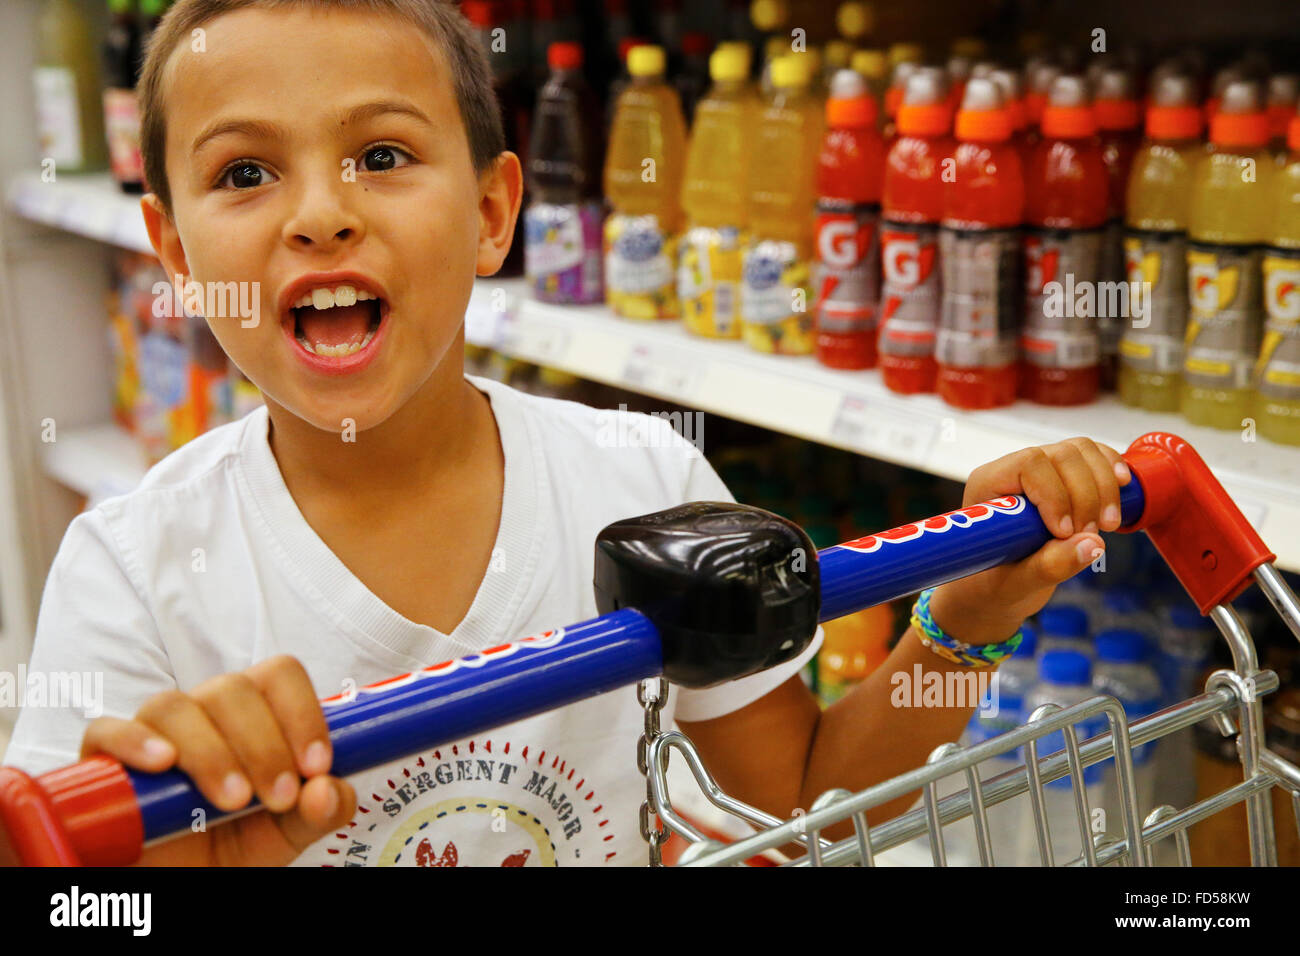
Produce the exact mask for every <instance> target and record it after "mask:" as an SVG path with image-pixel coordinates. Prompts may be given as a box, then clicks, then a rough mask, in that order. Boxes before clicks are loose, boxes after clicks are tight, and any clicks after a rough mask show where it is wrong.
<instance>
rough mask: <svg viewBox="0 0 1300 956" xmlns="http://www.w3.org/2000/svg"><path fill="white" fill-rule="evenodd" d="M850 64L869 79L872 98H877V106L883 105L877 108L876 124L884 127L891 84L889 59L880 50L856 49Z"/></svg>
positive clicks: (865, 78) (878, 126) (868, 86)
mask: <svg viewBox="0 0 1300 956" xmlns="http://www.w3.org/2000/svg"><path fill="white" fill-rule="evenodd" d="M849 65H850V66H851V67H852V68H853V70H854V71H855V72H857V73H860V74H861V75H862V78H863V79H864V80H866V81H867V88H868V89H870V91H871V96H872V98H874V99H875V101H876V104H877V106H880V107H881V108H880V109H879V110H877V115H876V126H877V128H883V127H884V125H885V119H886V114H885V110H884V108H883V104H884V98H885V90H886V89H888V86H889V60H888V59H887V58H886V57H885V54H884V53H882V52H881V51H880V50H856V51H854V53H853V58H852V59H851V60H850V61H849Z"/></svg>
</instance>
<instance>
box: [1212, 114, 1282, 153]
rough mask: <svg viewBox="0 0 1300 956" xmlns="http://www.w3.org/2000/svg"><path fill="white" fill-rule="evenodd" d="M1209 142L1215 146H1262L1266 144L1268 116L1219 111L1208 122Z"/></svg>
mask: <svg viewBox="0 0 1300 956" xmlns="http://www.w3.org/2000/svg"><path fill="white" fill-rule="evenodd" d="M1210 142H1211V143H1214V144H1215V145H1216V146H1263V145H1264V144H1265V143H1267V142H1268V114H1267V113H1262V112H1261V113H1225V112H1223V111H1222V110H1220V111H1219V112H1217V113H1215V114H1214V117H1213V118H1212V119H1211V120H1210Z"/></svg>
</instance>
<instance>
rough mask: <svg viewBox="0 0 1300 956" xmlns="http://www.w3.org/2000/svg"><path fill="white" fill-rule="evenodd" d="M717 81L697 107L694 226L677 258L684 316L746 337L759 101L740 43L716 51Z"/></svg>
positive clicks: (689, 182) (689, 210)
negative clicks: (750, 181) (748, 191)
mask: <svg viewBox="0 0 1300 956" xmlns="http://www.w3.org/2000/svg"><path fill="white" fill-rule="evenodd" d="M709 75H710V77H711V78H712V80H713V87H712V89H710V90H709V93H708V95H707V96H705V97H704V99H702V100H700V102H699V105H697V106H696V108H695V126H694V128H693V129H692V130H691V144H690V149H689V150H688V151H687V154H686V181H685V185H684V186H683V188H682V206H683V208H684V209H685V210H686V221H687V228H686V234H685V236H683V238H682V243H681V250H680V257H679V259H678V265H677V297H678V299H680V300H681V304H682V320H683V321H684V322H685V324H686V327H687V328H688V329H689V330H690V331H692V332H695V333H697V334H699V335H707V336H711V337H714V338H739V337H740V316H739V310H740V301H739V300H740V274H741V249H742V248H743V246H744V242H745V240H746V238H747V236H746V227H747V226H748V224H749V223H748V209H747V208H746V205H747V197H746V195H745V182H746V179H747V171H748V167H749V154H750V151H751V150H752V148H753V142H754V141H753V136H754V125H755V119H756V117H757V112H758V101H757V98H756V97H755V96H754V95H753V92H752V90H751V88H750V86H749V84H748V76H749V61H748V58H747V57H746V56H745V55H744V54H743V53H742V52H741V50H739V49H737V48H736V47H721V48H719V49H717V50H715V51H714V52H713V55H712V56H711V57H709Z"/></svg>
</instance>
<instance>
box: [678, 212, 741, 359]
mask: <svg viewBox="0 0 1300 956" xmlns="http://www.w3.org/2000/svg"><path fill="white" fill-rule="evenodd" d="M743 241H744V240H743V237H742V235H741V233H740V230H739V229H737V228H736V227H734V226H723V227H722V228H721V229H713V228H710V227H708V226H695V227H693V228H691V229H688V230H687V231H686V235H685V236H683V237H682V243H681V252H680V255H679V257H678V260H677V296H678V298H679V299H681V303H682V321H684V322H685V323H686V327H687V328H689V329H690V330H691V331H692V332H696V333H698V334H700V335H709V336H716V337H730V336H732V335H735V334H736V333H737V332H738V331H739V329H740V282H741V250H742V247H743Z"/></svg>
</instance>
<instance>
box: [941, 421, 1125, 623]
mask: <svg viewBox="0 0 1300 956" xmlns="http://www.w3.org/2000/svg"><path fill="white" fill-rule="evenodd" d="M1131 480H1132V476H1131V475H1130V474H1129V470H1128V466H1127V465H1125V464H1124V462H1123V460H1122V459H1121V458H1120V454H1119V452H1117V451H1115V449H1113V448H1110V447H1108V446H1106V445H1101V444H1098V443H1097V442H1094V441H1092V440H1091V439H1088V438H1070V439H1067V440H1065V441H1062V442H1057V443H1056V444H1054V445H1042V446H1039V447H1035V448H1026V449H1024V450H1023V451H1018V452H1015V453H1013V454H1010V455H1007V456H1005V457H1003V458H999V459H997V460H996V461H992V462H989V463H988V464H987V465H981V466H980V467H979V468H976V469H975V470H974V471H973V472H971V476H970V479H969V480H968V481H967V482H966V493H965V495H964V498H963V502H962V505H963V507H965V506H967V505H973V504H978V503H979V502H981V501H987V500H988V499H990V498H996V497H998V496H999V495H1021V494H1022V495H1025V496H1026V497H1027V498H1028V499H1029V500H1030V501H1031V502H1032V503H1033V504H1034V505H1035V507H1037V508H1038V511H1039V513H1040V514H1041V515H1042V517H1043V523H1044V524H1046V525H1047V528H1048V530H1049V531H1051V532H1052V533H1053V534H1055V535H1056V537H1055V539H1053V540H1052V541H1049V542H1048V543H1047V544H1045V545H1044V546H1043V547H1042V548H1040V549H1039V550H1038V551H1037V552H1035V553H1034V554H1032V555H1030V556H1029V557H1028V558H1025V559H1024V560H1023V561H1019V562H1017V563H1015V564H1007V565H1003V566H1001V567H996V568H990V569H989V570H987V571H981V572H980V573H979V574H974V575H971V576H970V577H968V578H962V579H961V580H959V581H951V582H949V583H948V584H945V585H942V586H941V587H939V588H937V589H936V590H935V592H934V595H933V597H932V598H931V601H930V610H931V613H932V614H933V616H934V620H935V623H936V624H938V625H939V626H940V627H941V628H943V629H944V631H946V632H947V633H949V634H951V635H952V636H953V637H955V638H957V639H959V640H962V641H965V642H966V643H968V644H985V643H992V642H998V641H1005V640H1006V639H1007V638H1009V637H1011V635H1013V634H1014V633H1015V632H1016V629H1017V628H1018V627H1019V626H1020V624H1021V623H1022V622H1023V621H1024V619H1025V618H1027V617H1029V616H1030V615H1031V614H1035V613H1037V612H1038V611H1039V610H1040V609H1041V608H1042V607H1043V605H1044V604H1046V603H1047V601H1048V599H1049V598H1050V597H1051V596H1052V591H1053V590H1055V588H1056V586H1057V585H1058V584H1060V583H1061V582H1062V581H1065V580H1067V579H1068V578H1071V577H1073V576H1074V575H1075V574H1078V573H1079V572H1080V571H1082V570H1083V569H1084V568H1086V567H1087V566H1088V565H1089V564H1091V563H1092V562H1093V561H1095V560H1096V559H1097V557H1098V556H1099V555H1100V554H1101V553H1102V552H1103V550H1104V549H1105V547H1106V545H1105V543H1104V542H1103V541H1102V539H1101V536H1100V535H1098V534H1097V532H1098V531H1099V530H1100V531H1114V530H1115V529H1116V528H1118V527H1119V525H1120V510H1119V489H1120V487H1121V486H1122V485H1127V484H1128V483H1129V481H1131Z"/></svg>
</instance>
